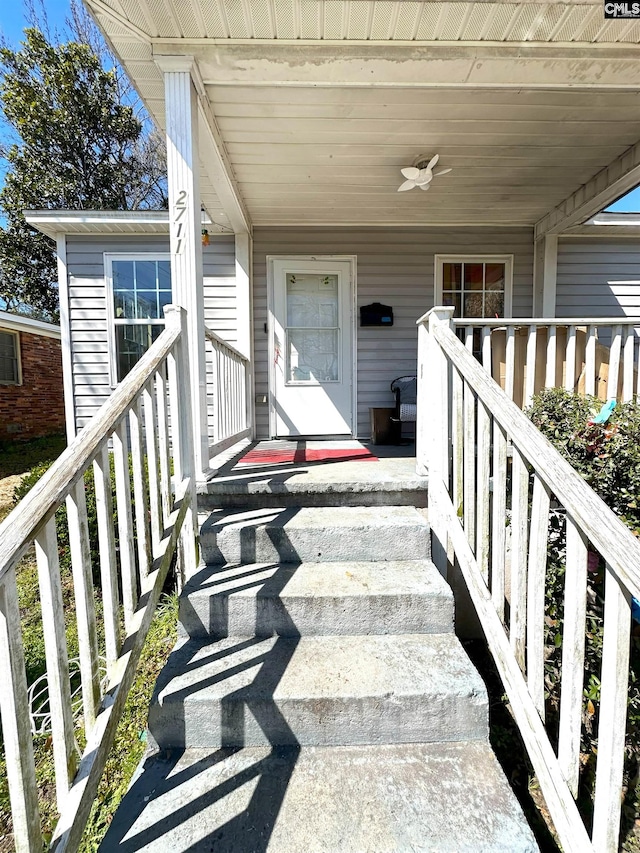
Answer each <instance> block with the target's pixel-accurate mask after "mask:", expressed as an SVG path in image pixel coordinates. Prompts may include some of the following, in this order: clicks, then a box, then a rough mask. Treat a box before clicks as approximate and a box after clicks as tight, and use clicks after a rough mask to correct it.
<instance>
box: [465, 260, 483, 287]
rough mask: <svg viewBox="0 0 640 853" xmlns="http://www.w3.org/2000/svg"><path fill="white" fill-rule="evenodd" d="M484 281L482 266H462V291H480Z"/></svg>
mask: <svg viewBox="0 0 640 853" xmlns="http://www.w3.org/2000/svg"><path fill="white" fill-rule="evenodd" d="M483 281H484V264H465V265H464V289H465V290H482V287H483Z"/></svg>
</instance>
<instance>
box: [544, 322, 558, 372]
mask: <svg viewBox="0 0 640 853" xmlns="http://www.w3.org/2000/svg"><path fill="white" fill-rule="evenodd" d="M557 328H558V327H557V325H556V324H555V323H550V324H549V326H548V328H547V367H546V373H545V378H544V385H545V388H555V385H556V353H557V347H558V338H557V335H556V331H557Z"/></svg>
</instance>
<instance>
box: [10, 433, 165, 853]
mask: <svg viewBox="0 0 640 853" xmlns="http://www.w3.org/2000/svg"><path fill="white" fill-rule="evenodd" d="M64 447H65V440H64V438H63V437H59V436H56V437H53V438H51V439H39V440H37V441H34V442H28V443H19V444H18V443H16V444H15V445H11V446H7V445H5V446H4V447H3V448H2V451H1V453H0V471H1V472H2V473H0V521H1V520H2V519H3V518H4V517H5V516H6V515H7V514H8V513H9V512H10V510H11V509H12V506H13V491H14V488H15V487H16V486H17V485H18V484H19V483H20V481H21V479H22V475H24V474H25V473H27V472H28V471H29V470H30V469H31V468H32V467H35V466H36V465H38V464H40V463H42V462H45V461H50V460H53V459H55V458H56V457H57V455H59V453H60V451H61V450H63V449H64ZM17 580H18V596H19V604H20V613H21V617H22V631H23V646H24V651H25V662H26V669H27V678H28V682H29V683H30V684H31V683H33V681H34V680H35V679H36V678H38V677H39V676H40V675H41V674H42V673H44V672H45V671H46V663H45V650H44V636H43V631H42V620H41V614H40V593H39V588H38V572H37V567H36V564H35V559H34V555H33V553H30V554H28V555H27V556H26V557H25V558H24V559H23V560H22V562H21V564H20V566H19V568H18V578H17ZM61 580H62V591H63V601H64V608H65V623H66V633H67V644H68V652H69V657H70V658H71V657H74V656H75V655H77V649H78V639H77V624H76V619H75V602H74V596H73V582H72V575H71V570H70V568H69V567H68V566H67V567H65V566H64V564H63V565H62V568H61ZM95 605H96V614H97V623H98V632H99V642H100V640H101V638H100V633H101V631H100V628H101V625H102V619H101V618H100V617H101V611H102V602H101V600H100V595H99V590H96V594H95ZM177 614H178V599H177V595H176V594H175V593H169V594H165V595H164V596H163V598H162V599H161V603H160V605H159V607H158V609H157V611H156V614H155V617H154V620H153V622H152V624H151V628H150V630H149V634H148V636H147V640H146V643H145V646H144V649H143V652H142V656H141V659H140V662H139V665H138V670H137V674H136V678H135V681H134V684H133V687H132V689H131V691H130V694H129V697H128V699H127V702H126V704H125V709H124V712H123V716H122V719H121V720H120V723H119V725H118V728H117V732H116V738H115V742H114V745H113V747H112V750H111V753H110V756H109V759H108V761H107V765H106V767H105V770H104V773H103V776H102V779H101V782H100V785H99V789H98V794H97V797H96V800H95V803H94V806H93V809H92V812H91V815H90V817H89V821H88V824H87V828H86V831H85V834H84V837H83V841H82V845H81V848H80V850H81V851H82V853H91V851H95V850H97V849H98V846H99V844H100V842H101V840H102V837H103V835H104V833H105V832H106V830H107V828H108V826H109V824H110V822H111V819H112V817H113V814H114V813H115V810H116V808H117V806H118V804H119V802H120V800H121V799H122V797H123V796H124V793H125V792H126V790H127V787H128V785H129V782H130V780H131V777H132V775H133V773H134V771H135V768H136V766H137V765H138V763H139V761H140V759H141V757H142V755H143V753H144V750H145V746H146V742H145V732H146V725H147V712H148V707H149V702H150V699H151V694H152V691H153V686H154V683H155V680H156V678H157V676H158V673H159V672H160V669H161V668H162V666H163V665H164V663H165V661H166V659H167V657H168V655H169V652H170V651H171V648H172V647H173V645H174V644H175V641H176V635H177ZM83 736H84V732H83V729H82V725H81V720H80V721H79V727H78V728H77V731H76V737H77V740H78V742H79V743H80V746H81V747H82V745H83ZM33 745H34V753H35V760H36V775H37V781H38V787H39V807H40V815H41V819H42V828H43V835H44V838H45V840H48V839H49V838H50V836H51V834H52V832H53V830H54V828H55V824H56V821H57V817H58V815H57V808H56V793H55V775H54V769H53V754H52V749H51V737H50V735H49V734H45V735H42V736H34V738H33ZM13 850H14V843H13V836H12V825H11V809H10V803H9V793H8V785H7V776H6V766H5V760H4V752H3V750H2V746H1V744H0V853H11V851H13Z"/></svg>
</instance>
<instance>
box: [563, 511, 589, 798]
mask: <svg viewBox="0 0 640 853" xmlns="http://www.w3.org/2000/svg"><path fill="white" fill-rule="evenodd" d="M566 542H567V557H566V570H565V587H564V628H563V631H562V683H561V690H560V731H559V736H558V761H559V762H560V769H561V770H562V775H563V776H564V778H565V779H566V780H567V785H568V786H569V790H570V791H571V793H572V794H573V796H574V797H577V796H578V779H579V774H580V731H581V727H582V688H583V683H584V650H585V623H586V618H587V541H586V538H585V537H584V535H583V534H582V533H581V531H580V530H579V529H578V527H577V526H576V523H575V521H574V520H573V519H572V518H571V516H570V515H569V514H567V533H566Z"/></svg>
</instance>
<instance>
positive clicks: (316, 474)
mask: <svg viewBox="0 0 640 853" xmlns="http://www.w3.org/2000/svg"><path fill="white" fill-rule="evenodd" d="M367 452H368V453H370V454H371V455H372V457H374V458H371V457H369V458H366V456H365V455H364V454H366V453H367ZM324 453H327V455H328V456H330V455H331V454H333V453H335V454H337V457H335V458H324V459H323V458H320V459H317V458H314V457H317V456H318V455H320V456H321V457H322V456H323V455H324ZM351 453H353V455H354V456H353V458H349V456H350V454H351ZM247 454H251V455H250V456H247ZM360 454H362V457H363V458H357V456H358V455H360ZM256 455H258V456H259V457H260V458H259V461H257V462H256V463H254V464H252V463H251V456H254V457H255V456H256ZM281 455H285V456H289V457H290V458H291V459H292V460H293V461H281V460H279V459H278V457H279V456H281ZM343 455H344V456H345V457H346V458H342V457H343ZM270 456H271V457H273V458H275V461H266V460H267V459H268V458H269V457H270ZM309 457H311V458H309ZM211 467H212V469H213V473H212V474H211V476H210V477H209V479H208V481H207V482H206V483H204V484H201V485H200V486H199V489H198V491H199V505H200V507H201V508H202V509H206V508H207V507H213V506H215V505H216V501H217V499H218V498H220V497H222V496H224V501H225V504H226V505H227V506H229V505H241V504H242V503H243V502H244V501H246V499H247V498H250V497H254V498H256V497H258V496H261V497H262V498H263V499H264V500H265V501H269V500H271V501H273V500H276V501H278V503H279V504H280V505H283V504H284V503H287V499H288V501H289V502H290V501H295V500H296V499H299V498H300V497H301V496H303V495H304V496H305V503H306V505H310V504H313V503H317V505H322V504H324V503H327V502H330V503H334V504H341V503H343V500H342V499H341V497H340V496H341V495H342V496H344V498H345V500H344V502H345V503H346V502H348V501H347V500H346V497H347V496H349V500H356V501H357V502H360V500H361V501H362V502H363V503H364V502H366V503H367V504H377V503H387V504H388V503H390V502H392V501H390V496H391V495H397V496H398V502H399V503H401V504H406V503H411V504H413V505H416V506H420V505H422V506H424V504H425V502H426V488H427V478H426V477H423V476H418V475H417V474H416V459H415V444H414V443H411V444H406V445H373V444H370V443H369V442H360V441H357V440H354V439H347V440H326V441H322V440H311V439H291V440H271V441H258V442H251V441H248V440H246V441H244V442H241V443H239V444H237V445H235V446H234V447H232V448H230V449H229V450H228V451H226V452H225V453H223V454H220V455H219V456H218V457H216V458H215V459H214V460H212V461H211Z"/></svg>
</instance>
